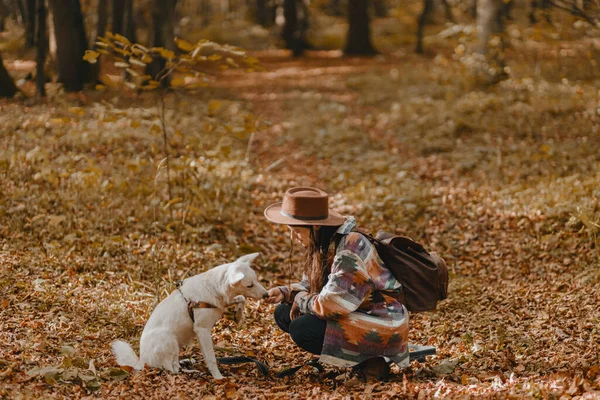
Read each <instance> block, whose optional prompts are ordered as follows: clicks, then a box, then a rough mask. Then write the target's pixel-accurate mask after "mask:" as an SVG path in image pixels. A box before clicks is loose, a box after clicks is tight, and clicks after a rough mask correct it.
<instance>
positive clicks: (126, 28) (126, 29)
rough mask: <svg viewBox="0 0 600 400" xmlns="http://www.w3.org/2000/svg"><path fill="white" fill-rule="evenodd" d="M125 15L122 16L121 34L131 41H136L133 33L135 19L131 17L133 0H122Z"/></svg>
mask: <svg viewBox="0 0 600 400" xmlns="http://www.w3.org/2000/svg"><path fill="white" fill-rule="evenodd" d="M123 1H124V3H125V15H124V16H123V35H125V37H126V38H127V39H129V40H131V41H132V42H134V43H135V42H137V37H136V35H135V20H134V18H133V0H123Z"/></svg>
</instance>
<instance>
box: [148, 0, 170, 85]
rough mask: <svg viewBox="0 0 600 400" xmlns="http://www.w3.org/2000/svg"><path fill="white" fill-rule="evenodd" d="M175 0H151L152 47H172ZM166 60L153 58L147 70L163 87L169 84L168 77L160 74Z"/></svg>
mask: <svg viewBox="0 0 600 400" xmlns="http://www.w3.org/2000/svg"><path fill="white" fill-rule="evenodd" d="M176 6H177V1H175V0H153V4H152V10H151V13H152V31H151V36H150V37H151V40H152V43H151V45H152V46H153V47H165V48H168V49H174V46H175V45H174V42H173V40H174V39H175V38H174V21H173V19H174V15H175V7H176ZM165 65H166V61H165V60H164V59H162V58H160V59H156V60H154V61H153V62H152V63H150V64H149V65H148V68H147V72H148V74H149V75H150V76H152V78H153V79H158V80H160V81H161V85H162V86H163V87H167V86H169V78H168V77H162V76H160V73H161V71H162V70H163V69H164V68H165Z"/></svg>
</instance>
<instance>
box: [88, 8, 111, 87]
mask: <svg viewBox="0 0 600 400" xmlns="http://www.w3.org/2000/svg"><path fill="white" fill-rule="evenodd" d="M107 24H108V7H107V2H106V1H102V0H100V1H98V25H97V27H96V36H95V38H94V43H93V44H92V48H93V49H96V41H97V40H98V38H99V37H104V36H106V25H107ZM99 78H100V59H98V62H96V64H91V65H90V81H91V82H98V80H99Z"/></svg>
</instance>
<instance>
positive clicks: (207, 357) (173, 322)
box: [111, 253, 267, 379]
mask: <svg viewBox="0 0 600 400" xmlns="http://www.w3.org/2000/svg"><path fill="white" fill-rule="evenodd" d="M257 256H258V253H253V254H248V255H245V256H243V257H240V258H239V259H237V260H236V261H234V262H232V263H230V264H224V265H220V266H218V267H215V268H213V269H211V270H209V271H206V272H204V273H202V274H199V275H195V276H193V277H191V278H188V279H186V280H185V281H184V282H183V285H182V286H181V287H180V288H179V289H176V290H174V291H173V292H172V293H171V294H170V295H169V297H167V298H166V299H164V300H163V301H161V302H160V303H159V304H158V306H157V307H156V308H155V309H154V311H153V312H152V315H150V319H148V322H147V323H146V326H145V327H144V331H143V332H142V337H141V339H140V357H139V359H138V357H137V356H136V354H135V352H134V351H133V349H132V348H131V346H130V345H129V344H128V343H126V342H123V341H121V340H117V341H114V342H113V343H112V346H111V347H112V351H113V353H114V355H115V357H116V358H117V362H118V363H119V365H127V366H130V367H133V368H134V369H136V370H140V369H142V368H144V365H148V366H150V367H157V368H164V369H166V370H167V371H170V372H172V373H178V372H179V349H180V348H181V347H182V346H186V345H190V344H192V343H193V341H194V333H195V334H196V336H197V337H198V342H199V343H200V348H201V350H202V354H203V355H204V362H205V363H206V366H207V367H208V370H209V371H210V373H211V375H212V376H213V378H215V379H223V376H222V375H221V372H219V368H218V367H217V360H216V358H215V352H214V349H213V343H212V337H211V333H210V331H211V329H212V327H213V326H214V325H215V323H216V322H217V321H218V320H219V319H220V318H221V315H222V314H223V311H224V309H225V307H226V306H228V305H230V304H234V303H243V302H245V300H246V299H245V297H244V296H246V297H250V298H254V299H261V298H266V297H267V291H266V289H265V288H264V287H263V286H262V285H261V284H260V283H259V282H258V280H257V277H256V273H255V272H254V271H253V270H252V268H250V263H251V262H252V260H254V259H255V258H256V257H257ZM180 290H181V291H180ZM186 300H187V301H186ZM188 301H189V302H205V303H208V304H211V305H212V306H214V307H215V308H194V309H193V313H194V320H195V322H192V319H191V317H190V314H189V313H188V303H187V302H188Z"/></svg>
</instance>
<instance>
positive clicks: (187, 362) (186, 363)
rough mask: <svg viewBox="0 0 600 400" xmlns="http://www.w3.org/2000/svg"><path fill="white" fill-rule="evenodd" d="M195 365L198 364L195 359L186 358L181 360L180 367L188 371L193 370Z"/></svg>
mask: <svg viewBox="0 0 600 400" xmlns="http://www.w3.org/2000/svg"><path fill="white" fill-rule="evenodd" d="M194 364H196V360H194V359H193V358H184V359H183V360H179V366H180V367H181V368H185V369H188V370H191V369H192V367H193V366H194Z"/></svg>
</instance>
